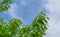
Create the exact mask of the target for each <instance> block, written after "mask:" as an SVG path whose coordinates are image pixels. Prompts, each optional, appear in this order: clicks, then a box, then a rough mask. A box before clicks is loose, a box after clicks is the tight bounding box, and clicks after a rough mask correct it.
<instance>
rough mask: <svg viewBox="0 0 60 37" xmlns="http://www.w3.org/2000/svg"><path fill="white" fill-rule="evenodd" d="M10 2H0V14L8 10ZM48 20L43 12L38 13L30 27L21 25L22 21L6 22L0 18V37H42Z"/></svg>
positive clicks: (10, 0) (7, 0) (6, 0)
mask: <svg viewBox="0 0 60 37" xmlns="http://www.w3.org/2000/svg"><path fill="white" fill-rule="evenodd" d="M11 3H12V0H3V1H2V2H0V12H2V11H6V10H8V9H9V8H10V4H11ZM48 20H49V18H48V17H47V15H46V14H45V13H44V12H40V14H38V15H37V16H36V17H35V19H34V20H33V21H32V23H31V24H30V25H23V23H22V21H21V20H19V19H16V18H13V19H12V20H11V21H10V22H6V21H5V20H4V19H3V18H0V37H43V35H45V31H46V30H47V26H48V25H47V24H48Z"/></svg>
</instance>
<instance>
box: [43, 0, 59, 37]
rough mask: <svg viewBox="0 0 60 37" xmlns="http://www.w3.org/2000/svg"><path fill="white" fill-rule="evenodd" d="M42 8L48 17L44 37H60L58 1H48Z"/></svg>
mask: <svg viewBox="0 0 60 37" xmlns="http://www.w3.org/2000/svg"><path fill="white" fill-rule="evenodd" d="M44 7H45V8H46V9H47V10H49V14H48V15H49V17H50V20H49V27H48V30H47V35H46V37H60V29H59V28H60V0H49V1H48V3H47V4H45V6H44Z"/></svg>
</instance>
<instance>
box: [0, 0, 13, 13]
mask: <svg viewBox="0 0 60 37" xmlns="http://www.w3.org/2000/svg"><path fill="white" fill-rule="evenodd" d="M12 2H13V1H12V0H3V1H2V2H0V12H3V11H6V10H8V9H9V8H10V4H11V3H12Z"/></svg>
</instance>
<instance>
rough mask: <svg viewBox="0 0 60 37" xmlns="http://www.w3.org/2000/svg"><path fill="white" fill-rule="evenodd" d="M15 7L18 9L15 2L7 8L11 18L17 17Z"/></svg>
mask: <svg viewBox="0 0 60 37" xmlns="http://www.w3.org/2000/svg"><path fill="white" fill-rule="evenodd" d="M17 9H18V6H17V4H15V3H14V4H11V7H10V9H9V10H8V12H9V15H10V16H11V17H12V18H18V16H17V14H16V12H17Z"/></svg>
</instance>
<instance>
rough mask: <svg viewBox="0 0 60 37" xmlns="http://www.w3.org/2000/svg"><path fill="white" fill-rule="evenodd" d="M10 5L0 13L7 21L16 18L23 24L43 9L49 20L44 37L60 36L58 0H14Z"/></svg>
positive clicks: (29, 21)
mask: <svg viewBox="0 0 60 37" xmlns="http://www.w3.org/2000/svg"><path fill="white" fill-rule="evenodd" d="M10 6H11V8H10V9H9V10H8V11H5V12H4V13H0V17H2V18H4V19H5V20H7V21H9V20H10V19H12V18H18V19H21V20H22V22H23V23H24V24H30V23H31V21H32V20H33V19H34V17H35V16H36V15H37V14H38V13H39V12H40V11H45V12H46V13H47V15H48V16H49V17H50V20H49V23H48V24H49V27H48V30H47V31H46V35H45V36H44V37H60V29H59V28H60V0H14V3H13V4H11V5H10Z"/></svg>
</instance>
